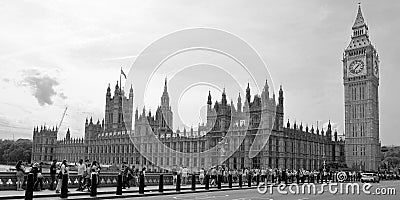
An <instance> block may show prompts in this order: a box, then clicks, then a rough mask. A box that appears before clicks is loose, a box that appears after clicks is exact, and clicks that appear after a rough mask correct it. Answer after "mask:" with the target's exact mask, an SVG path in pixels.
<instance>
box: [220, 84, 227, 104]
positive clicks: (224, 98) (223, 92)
mask: <svg viewBox="0 0 400 200" xmlns="http://www.w3.org/2000/svg"><path fill="white" fill-rule="evenodd" d="M221 105H222V106H226V105H227V101H226V93H225V88H224V90H223V91H222V100H221Z"/></svg>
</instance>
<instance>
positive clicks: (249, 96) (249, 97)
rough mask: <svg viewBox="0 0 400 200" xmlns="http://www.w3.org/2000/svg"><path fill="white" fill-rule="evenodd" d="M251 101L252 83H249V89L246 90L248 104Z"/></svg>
mask: <svg viewBox="0 0 400 200" xmlns="http://www.w3.org/2000/svg"><path fill="white" fill-rule="evenodd" d="M250 100H251V95H250V83H247V88H246V101H247V103H248V104H250Z"/></svg>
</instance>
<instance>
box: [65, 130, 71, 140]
mask: <svg viewBox="0 0 400 200" xmlns="http://www.w3.org/2000/svg"><path fill="white" fill-rule="evenodd" d="M65 139H66V140H70V139H71V133H70V131H69V128H68V130H67V134H66V135H65Z"/></svg>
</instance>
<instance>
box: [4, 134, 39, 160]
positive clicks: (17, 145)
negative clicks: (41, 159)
mask: <svg viewBox="0 0 400 200" xmlns="http://www.w3.org/2000/svg"><path fill="white" fill-rule="evenodd" d="M0 155H1V156H0V163H5V164H10V163H15V162H17V161H18V160H22V161H27V162H30V161H31V155H32V141H31V140H28V139H18V140H17V141H13V140H0Z"/></svg>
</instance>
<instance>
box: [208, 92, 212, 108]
mask: <svg viewBox="0 0 400 200" xmlns="http://www.w3.org/2000/svg"><path fill="white" fill-rule="evenodd" d="M211 104H212V101H211V92H210V90H209V91H208V100H207V105H210V106H211Z"/></svg>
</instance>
